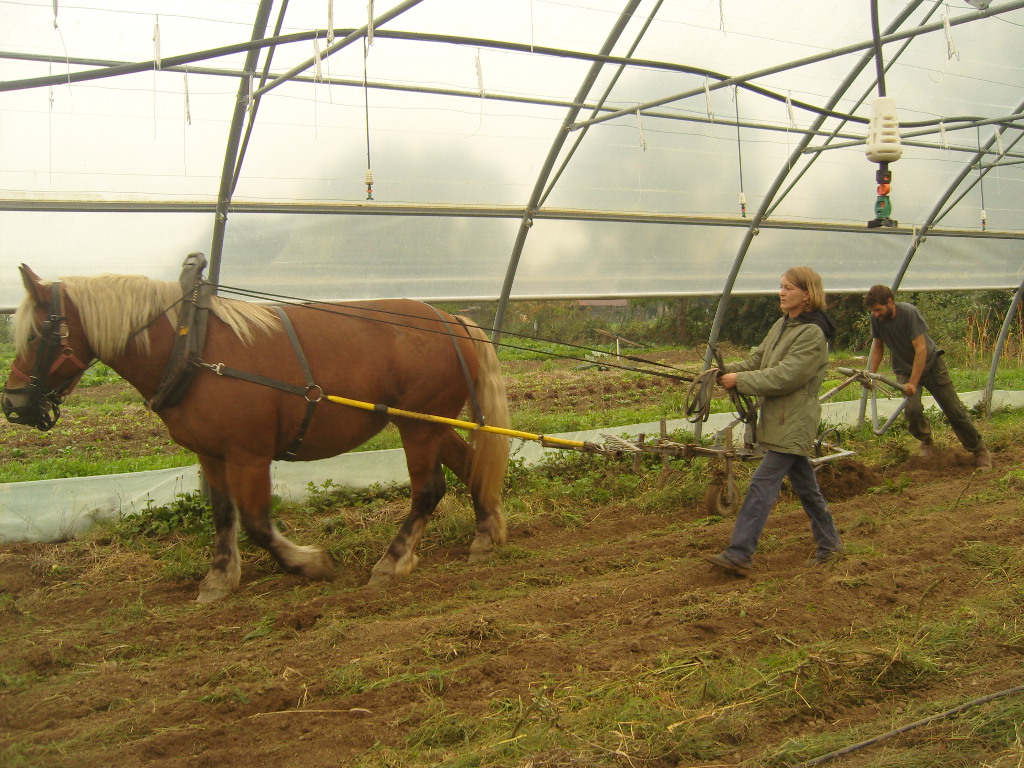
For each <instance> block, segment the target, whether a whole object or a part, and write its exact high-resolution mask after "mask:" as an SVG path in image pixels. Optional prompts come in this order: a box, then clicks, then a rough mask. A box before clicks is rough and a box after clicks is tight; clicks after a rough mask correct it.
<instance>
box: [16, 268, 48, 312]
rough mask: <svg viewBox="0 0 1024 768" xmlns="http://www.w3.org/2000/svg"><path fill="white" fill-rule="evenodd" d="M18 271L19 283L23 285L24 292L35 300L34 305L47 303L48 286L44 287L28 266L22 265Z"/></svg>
mask: <svg viewBox="0 0 1024 768" xmlns="http://www.w3.org/2000/svg"><path fill="white" fill-rule="evenodd" d="M19 269H20V270H21V282H23V283H24V284H25V290H26V291H28V292H29V294H30V295H31V296H32V297H33V298H34V299H35V301H36V303H37V304H46V303H48V302H49V301H50V293H49V284H47V285H46V287H44V286H43V281H42V279H41V278H40V277H39V275H37V274H36V273H35V272H33V271H32V270H31V269H30V268H29V266H28V264H22V265H21V266H20V267H19Z"/></svg>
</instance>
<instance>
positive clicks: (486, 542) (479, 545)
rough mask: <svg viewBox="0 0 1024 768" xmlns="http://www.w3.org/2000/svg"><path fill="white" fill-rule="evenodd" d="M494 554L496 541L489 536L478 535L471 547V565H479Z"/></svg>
mask: <svg viewBox="0 0 1024 768" xmlns="http://www.w3.org/2000/svg"><path fill="white" fill-rule="evenodd" d="M492 554H494V540H493V539H492V538H491V537H490V536H487V535H478V536H477V537H476V538H475V539H473V543H472V544H470V545H469V560H467V561H466V562H469V563H479V562H480V561H481V560H487V559H488V558H489V557H490V556H491V555H492Z"/></svg>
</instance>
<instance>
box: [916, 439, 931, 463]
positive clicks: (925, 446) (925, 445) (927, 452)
mask: <svg viewBox="0 0 1024 768" xmlns="http://www.w3.org/2000/svg"><path fill="white" fill-rule="evenodd" d="M917 455H918V456H920V457H921V458H922V459H930V458H931V457H932V456H934V455H935V443H933V442H932V439H931V438H930V437H927V438H925V439H924V440H922V441H921V450H919V451H918V452H917Z"/></svg>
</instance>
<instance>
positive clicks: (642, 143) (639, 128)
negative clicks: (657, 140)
mask: <svg viewBox="0 0 1024 768" xmlns="http://www.w3.org/2000/svg"><path fill="white" fill-rule="evenodd" d="M636 127H637V131H639V133H640V149H642V150H643V151H644V152H646V151H647V139H646V138H645V137H644V124H643V123H642V122H641V121H640V107H637V108H636Z"/></svg>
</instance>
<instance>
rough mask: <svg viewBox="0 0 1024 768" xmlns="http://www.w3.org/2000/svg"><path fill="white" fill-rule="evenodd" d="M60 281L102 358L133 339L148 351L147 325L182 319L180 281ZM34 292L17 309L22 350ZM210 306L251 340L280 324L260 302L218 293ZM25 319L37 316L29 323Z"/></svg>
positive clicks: (132, 277) (244, 338)
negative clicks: (166, 315)
mask: <svg viewBox="0 0 1024 768" xmlns="http://www.w3.org/2000/svg"><path fill="white" fill-rule="evenodd" d="M61 284H62V285H63V286H64V290H65V292H66V294H67V297H68V299H70V300H71V301H72V302H73V303H74V305H75V306H76V307H77V308H78V313H79V315H80V316H81V318H82V326H83V328H84V330H85V334H86V336H88V338H89V346H91V347H92V349H93V351H94V352H95V353H96V356H97V357H98V358H100V359H101V360H108V359H110V358H113V357H117V356H119V355H121V354H122V353H124V351H125V349H126V348H127V346H128V343H129V342H131V341H134V342H135V343H136V344H138V345H139V347H140V348H141V349H142V350H144V351H146V352H148V351H149V348H150V347H149V329H148V326H149V325H150V324H151V323H152V322H153V321H154V320H156V319H157V318H159V317H160V316H161V315H163V314H164V313H166V312H168V311H170V316H171V321H172V322H174V323H176V322H177V319H178V308H179V307H180V305H179V303H178V302H179V300H180V299H181V296H182V292H181V286H180V285H179V284H178V283H176V282H163V281H160V280H152V279H150V278H148V277H143V276H142V275H96V276H92V277H65V278H61ZM31 308H32V297H31V296H28V295H26V297H25V299H24V300H23V301H22V303H21V306H20V307H19V308H18V311H17V313H16V314H15V344H16V345H17V350H18V354H19V355H20V354H22V353H23V352H25V351H26V350H27V349H28V346H29V337H30V335H31V334H32V332H33V331H35V332H38V328H35V327H34V315H33V314H32V312H31ZM210 310H211V311H212V312H213V314H214V315H216V316H217V317H218V318H220V319H221V320H223V321H224V322H225V323H226V324H227V325H228V327H229V328H231V330H232V331H233V332H234V333H235V334H236V335H237V336H238V338H239V339H241V340H242V343H243V344H250V343H252V340H253V338H254V337H255V334H256V333H260V332H263V333H269V332H272V331H274V330H276V329H278V328H279V327H280V321H279V320H278V318H277V315H276V314H274V312H273V311H272V310H271V309H269V308H267V307H263V306H260V305H257V304H252V303H250V302H246V301H237V300H234V299H224V298H221V297H219V296H213V297H212V298H211V300H210ZM26 318H33V320H30V321H28V322H26Z"/></svg>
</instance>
